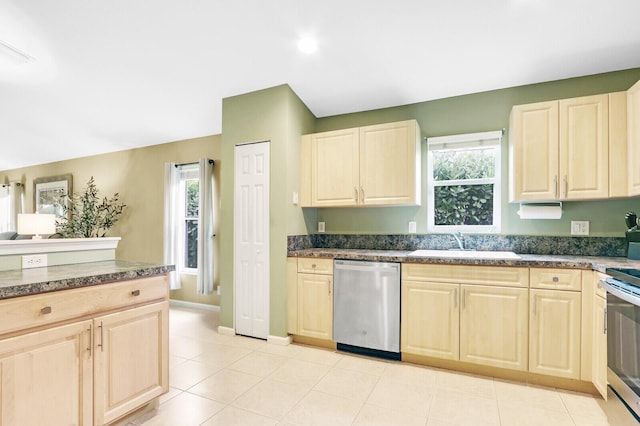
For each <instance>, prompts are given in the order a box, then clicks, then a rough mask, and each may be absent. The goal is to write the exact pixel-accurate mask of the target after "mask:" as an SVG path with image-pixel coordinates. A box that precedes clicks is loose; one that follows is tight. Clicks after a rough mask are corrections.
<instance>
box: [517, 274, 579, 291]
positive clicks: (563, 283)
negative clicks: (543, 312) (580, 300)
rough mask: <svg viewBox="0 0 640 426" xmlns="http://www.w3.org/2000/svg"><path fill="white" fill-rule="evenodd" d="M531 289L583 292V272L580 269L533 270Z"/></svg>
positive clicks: (530, 277)
mask: <svg viewBox="0 0 640 426" xmlns="http://www.w3.org/2000/svg"><path fill="white" fill-rule="evenodd" d="M529 274H530V275H529V279H530V282H531V288H546V289H550V290H573V291H581V290H582V271H581V270H579V269H554V268H531V269H530V270H529Z"/></svg>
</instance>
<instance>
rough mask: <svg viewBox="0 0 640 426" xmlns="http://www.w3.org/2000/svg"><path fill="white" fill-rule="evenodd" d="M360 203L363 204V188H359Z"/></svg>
mask: <svg viewBox="0 0 640 426" xmlns="http://www.w3.org/2000/svg"><path fill="white" fill-rule="evenodd" d="M360 203H361V204H362V203H364V188H362V187H360Z"/></svg>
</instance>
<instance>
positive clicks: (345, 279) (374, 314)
mask: <svg viewBox="0 0 640 426" xmlns="http://www.w3.org/2000/svg"><path fill="white" fill-rule="evenodd" d="M333 279H334V284H333V338H334V340H335V341H336V342H337V344H338V349H339V350H344V351H350V352H358V353H363V354H367V355H374V356H381V357H384V358H390V359H400V264H399V263H393V262H367V261H360V260H335V261H334V268H333Z"/></svg>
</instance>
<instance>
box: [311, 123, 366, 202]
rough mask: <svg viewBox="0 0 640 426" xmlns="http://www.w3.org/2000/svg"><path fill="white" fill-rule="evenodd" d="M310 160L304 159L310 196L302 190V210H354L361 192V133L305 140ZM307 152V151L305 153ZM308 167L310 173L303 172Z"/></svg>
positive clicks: (320, 135) (342, 132)
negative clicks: (303, 208)
mask: <svg viewBox="0 0 640 426" xmlns="http://www.w3.org/2000/svg"><path fill="white" fill-rule="evenodd" d="M305 144H309V145H310V149H309V150H308V151H309V154H310V158H308V159H303V167H302V168H303V173H302V174H303V176H304V175H305V174H309V178H310V179H309V182H308V183H307V184H308V185H309V186H310V188H309V189H310V194H306V193H305V189H306V188H305V186H306V185H304V186H303V189H302V191H301V192H302V206H303V207H304V206H306V205H307V203H311V204H312V205H313V206H314V207H325V206H355V205H357V204H358V201H359V192H358V191H359V190H360V174H359V173H360V168H359V164H360V134H359V132H358V129H346V130H336V131H333V132H325V133H317V134H313V135H306V136H303V145H305ZM306 151H307V150H304V151H303V153H304V152H306ZM305 167H308V168H309V169H310V173H309V172H306V171H305V170H304V169H305Z"/></svg>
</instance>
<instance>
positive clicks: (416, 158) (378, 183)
mask: <svg viewBox="0 0 640 426" xmlns="http://www.w3.org/2000/svg"><path fill="white" fill-rule="evenodd" d="M420 161H421V158H420V128H419V127H418V124H417V122H416V121H415V120H410V121H401V122H397V123H387V124H380V125H376V126H367V127H362V128H360V204H362V205H396V204H398V205H408V204H412V205H419V204H420V201H421V200H420V181H421V176H420V170H421V167H420Z"/></svg>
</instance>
